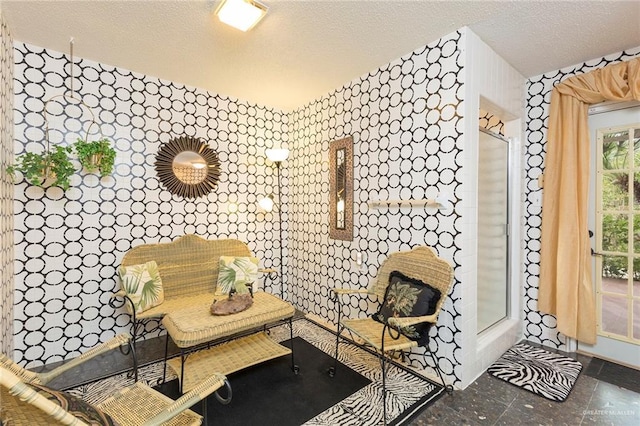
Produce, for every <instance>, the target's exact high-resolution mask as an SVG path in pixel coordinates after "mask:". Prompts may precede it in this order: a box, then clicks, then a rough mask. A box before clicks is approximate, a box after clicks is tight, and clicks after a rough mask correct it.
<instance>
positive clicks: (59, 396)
mask: <svg viewBox="0 0 640 426" xmlns="http://www.w3.org/2000/svg"><path fill="white" fill-rule="evenodd" d="M28 386H30V387H31V388H32V389H34V390H35V391H36V392H38V393H39V394H40V395H42V396H44V397H45V398H47V399H48V400H50V401H52V402H55V403H56V404H58V405H59V406H60V407H62V408H63V409H64V410H66V411H68V412H69V413H71V414H72V415H74V416H75V417H77V418H78V419H79V420H82V421H83V422H85V423H87V424H89V425H92V426H116V425H117V423H116V422H115V421H114V420H113V419H112V418H111V417H110V416H109V415H108V414H106V413H105V412H103V411H101V410H99V409H98V408H96V407H94V406H93V405H91V404H88V403H86V402H84V401H83V400H81V399H80V398H76V397H75V396H73V395H70V394H68V393H66V392H61V391H57V390H54V389H51V388H48V387H46V386H42V385H36V384H29V385H28Z"/></svg>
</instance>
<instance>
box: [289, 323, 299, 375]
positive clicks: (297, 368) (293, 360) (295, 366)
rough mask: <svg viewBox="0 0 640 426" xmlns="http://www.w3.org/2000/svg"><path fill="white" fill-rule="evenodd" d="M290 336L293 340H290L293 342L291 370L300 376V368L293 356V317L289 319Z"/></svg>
mask: <svg viewBox="0 0 640 426" xmlns="http://www.w3.org/2000/svg"><path fill="white" fill-rule="evenodd" d="M289 336H290V338H291V340H289V341H290V342H291V370H292V371H293V373H294V374H298V373H299V372H300V367H298V366H297V365H296V361H295V358H294V356H293V354H294V350H293V317H291V318H289Z"/></svg>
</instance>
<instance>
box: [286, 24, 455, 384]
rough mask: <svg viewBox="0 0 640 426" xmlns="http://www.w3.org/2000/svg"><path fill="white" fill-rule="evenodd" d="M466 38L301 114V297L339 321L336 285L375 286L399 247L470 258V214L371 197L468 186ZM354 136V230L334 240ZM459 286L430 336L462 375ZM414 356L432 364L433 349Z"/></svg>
mask: <svg viewBox="0 0 640 426" xmlns="http://www.w3.org/2000/svg"><path fill="white" fill-rule="evenodd" d="M462 43H463V38H462V36H461V33H460V32H456V33H453V34H450V35H448V36H446V37H443V38H441V39H440V40H437V41H435V42H433V43H431V44H429V45H427V46H425V47H422V48H420V49H418V50H416V51H414V52H412V53H410V54H408V55H405V56H403V57H402V58H400V59H398V60H395V61H393V62H391V63H389V64H387V65H384V66H382V67H380V68H379V69H377V70H375V71H372V72H370V73H369V74H367V75H365V76H363V77H361V78H358V79H355V80H353V81H351V82H349V83H348V84H345V85H344V86H343V87H341V88H340V89H338V90H336V91H334V92H331V93H329V94H327V95H326V96H323V97H322V98H320V99H318V100H316V101H314V102H312V103H310V104H309V105H306V106H305V107H304V108H301V109H299V110H297V111H295V112H294V113H293V118H292V119H291V120H290V121H291V127H292V137H291V140H292V141H293V142H294V152H293V155H292V157H293V158H292V160H291V162H289V167H290V168H291V170H290V171H291V175H292V180H293V182H292V183H291V186H290V191H291V203H290V209H291V211H290V215H291V217H290V219H289V226H290V229H289V241H288V245H289V251H288V253H289V259H288V261H289V273H290V275H289V279H290V283H291V285H290V289H291V292H292V296H293V301H294V303H295V304H296V305H297V306H299V307H301V308H302V310H303V311H305V312H308V313H312V314H315V315H318V316H320V317H322V318H324V319H326V320H328V321H329V322H332V323H334V324H335V322H336V312H337V311H336V308H335V305H334V302H333V301H332V300H331V291H330V290H331V288H333V287H342V286H350V287H352V288H367V287H368V286H369V284H370V282H371V280H372V279H373V277H375V275H376V272H377V269H378V267H379V265H380V264H381V263H382V261H384V259H386V257H387V256H388V255H389V253H391V252H394V251H398V250H408V249H410V248H412V247H414V246H416V245H424V244H427V245H429V246H432V247H434V248H435V249H436V250H437V251H438V253H439V255H440V256H442V257H444V258H445V259H447V260H449V261H450V262H451V263H452V264H454V266H457V265H458V264H459V256H460V252H461V245H460V238H459V236H460V232H461V218H460V216H459V214H458V212H457V211H455V209H454V210H453V211H449V212H444V211H438V210H436V209H432V208H424V207H422V206H421V207H407V206H403V207H398V206H397V205H396V206H390V207H387V206H384V207H374V206H372V205H370V204H369V201H374V200H389V199H391V200H398V199H403V200H409V199H424V198H434V197H435V196H436V195H437V194H438V192H440V191H446V192H448V193H450V194H452V195H454V196H457V195H458V194H457V191H458V189H459V187H460V179H459V171H460V169H461V166H462V162H461V159H462V156H461V146H462V139H463V138H462V130H461V129H462V120H463V117H462V116H461V113H460V109H461V106H462V99H461V97H462V93H463V70H464V67H463V64H462V63H461V53H460V52H461V49H462V48H463V46H461V44H462ZM346 136H353V158H354V163H353V164H354V171H353V176H354V194H353V200H354V206H353V212H354V213H353V220H354V230H353V241H341V240H333V239H331V238H329V229H328V223H329V220H328V215H329V205H328V197H329V196H328V192H329V187H328V182H329V174H328V170H329V166H328V151H329V142H330V141H333V140H336V139H340V138H343V137H346ZM357 254H361V255H362V258H363V261H364V267H362V268H361V267H358V266H357V265H356V263H355V259H356V256H357ZM459 286H460V283H458V282H456V283H455V287H454V290H453V292H452V297H451V298H450V299H448V300H447V302H446V304H445V309H444V311H443V312H442V313H441V316H440V319H439V325H438V329H437V337H436V338H434V339H431V343H430V346H431V349H432V350H433V351H435V352H436V353H437V354H438V357H439V360H440V365H441V367H442V369H443V371H444V373H445V374H446V375H447V376H449V380H450V381H451V382H454V383H455V382H458V381H459V380H460V378H461V365H462V362H463V360H462V359H461V357H460V353H461V351H460V348H461V337H462V333H461V326H462V324H461V320H462V318H461V316H460V314H459V312H460V307H459V302H460V294H461V289H460V288H459ZM369 302H370V301H369ZM372 309H373V308H372V306H371V303H368V301H367V299H366V298H365V299H363V298H362V297H357V296H354V297H352V298H351V299H350V300H349V301H348V303H347V308H346V312H345V315H348V316H351V317H357V316H365V315H367V314H371V313H372ZM412 361H413V363H414V365H416V366H420V365H421V363H422V362H423V358H422V357H421V356H420V357H417V356H416V357H415V359H412Z"/></svg>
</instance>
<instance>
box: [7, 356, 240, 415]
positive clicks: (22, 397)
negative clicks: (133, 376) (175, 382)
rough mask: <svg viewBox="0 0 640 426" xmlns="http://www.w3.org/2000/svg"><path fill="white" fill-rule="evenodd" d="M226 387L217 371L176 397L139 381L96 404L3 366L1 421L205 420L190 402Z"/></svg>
mask: <svg viewBox="0 0 640 426" xmlns="http://www.w3.org/2000/svg"><path fill="white" fill-rule="evenodd" d="M222 386H226V387H227V392H228V395H229V397H228V398H227V401H228V400H229V399H230V395H231V393H230V392H231V387H230V386H229V382H228V381H227V379H226V377H225V376H223V375H221V374H216V375H213V376H211V377H209V378H208V379H207V380H205V381H204V382H202V383H201V384H200V385H198V386H196V387H195V388H193V389H192V390H191V391H190V392H188V393H186V394H184V395H183V396H181V397H180V398H179V399H177V400H175V401H174V400H172V399H170V398H168V397H166V396H164V395H162V394H161V393H159V392H157V391H155V390H153V389H151V388H150V387H149V386H147V385H145V384H142V383H140V382H137V383H135V384H134V385H132V386H129V387H127V388H124V389H122V390H120V391H118V392H117V393H116V394H115V395H112V396H110V397H109V398H108V399H107V400H105V401H104V402H102V403H100V404H98V405H97V406H95V407H94V406H91V405H89V404H86V403H82V402H81V401H79V400H77V399H75V398H74V397H73V396H71V395H68V394H64V393H63V392H56V391H53V390H50V389H47V388H43V387H41V386H38V385H29V384H27V383H25V382H23V381H22V380H21V379H20V377H18V376H17V375H15V374H13V373H12V372H11V371H9V370H8V369H6V368H4V367H0V390H2V394H0V395H2V417H1V418H2V421H3V422H4V423H3V424H6V425H7V426H33V425H48V426H49V425H87V424H92V425H97V424H107V425H109V424H114V423H113V422H115V424H119V425H121V426H139V425H145V426H151V425H167V426H168V425H171V426H186V425H200V424H202V416H200V415H199V414H197V413H195V412H193V411H191V410H189V407H191V406H192V405H194V404H195V403H197V402H198V401H201V400H203V399H204V398H206V397H207V396H208V395H210V394H211V393H212V392H215V391H217V390H218V389H220V388H221V387H222Z"/></svg>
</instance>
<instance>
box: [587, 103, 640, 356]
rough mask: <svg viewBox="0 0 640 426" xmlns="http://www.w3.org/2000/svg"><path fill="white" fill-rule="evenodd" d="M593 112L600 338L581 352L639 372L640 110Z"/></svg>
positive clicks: (592, 213) (592, 215) (592, 217)
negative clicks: (637, 369)
mask: <svg viewBox="0 0 640 426" xmlns="http://www.w3.org/2000/svg"><path fill="white" fill-rule="evenodd" d="M592 110H593V109H592ZM595 112H596V113H592V114H591V115H590V117H589V127H590V133H591V140H592V150H591V152H592V158H593V160H594V162H593V166H592V171H593V172H595V173H591V175H592V179H591V190H592V191H591V197H590V199H591V209H590V218H589V222H590V229H591V230H593V231H594V232H593V239H592V240H593V241H592V244H593V246H592V247H593V248H594V274H593V277H594V288H595V296H596V309H597V312H596V315H597V331H598V336H597V342H596V344H595V345H586V344H584V343H578V350H580V351H582V352H587V353H590V354H593V355H596V356H598V357H600V358H604V359H608V360H611V361H614V362H618V363H621V364H625V365H628V366H631V367H635V368H640V107H633V108H626V109H620V110H616V111H609V112H601V113H598V112H597V109H596V110H595Z"/></svg>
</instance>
